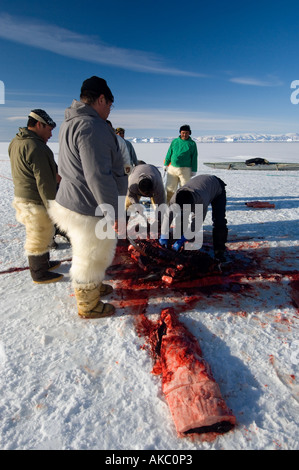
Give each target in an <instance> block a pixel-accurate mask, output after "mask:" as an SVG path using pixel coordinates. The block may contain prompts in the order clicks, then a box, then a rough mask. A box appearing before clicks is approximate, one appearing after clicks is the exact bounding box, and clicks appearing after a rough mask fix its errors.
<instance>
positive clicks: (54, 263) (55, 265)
mask: <svg viewBox="0 0 299 470" xmlns="http://www.w3.org/2000/svg"><path fill="white" fill-rule="evenodd" d="M47 256H48V266H49V267H48V271H52V269H56V268H59V266H60V265H61V261H58V260H57V261H56V260H55V261H50V253H49V252H48V253H47Z"/></svg>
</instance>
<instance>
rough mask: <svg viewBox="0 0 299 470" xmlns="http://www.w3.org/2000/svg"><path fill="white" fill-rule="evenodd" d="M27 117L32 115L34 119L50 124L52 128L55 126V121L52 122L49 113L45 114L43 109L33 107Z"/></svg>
mask: <svg viewBox="0 0 299 470" xmlns="http://www.w3.org/2000/svg"><path fill="white" fill-rule="evenodd" d="M28 117H32V118H33V119H35V120H36V121H39V122H42V123H43V124H46V125H48V126H51V127H52V128H53V129H54V127H56V122H54V121H53V119H52V118H50V116H49V114H47V113H46V111H44V110H43V109H33V110H32V111H31V112H30V114H29V116H28Z"/></svg>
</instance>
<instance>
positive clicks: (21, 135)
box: [16, 127, 44, 143]
mask: <svg viewBox="0 0 299 470" xmlns="http://www.w3.org/2000/svg"><path fill="white" fill-rule="evenodd" d="M16 138H17V139H20V140H24V139H35V140H40V141H41V142H43V143H44V141H43V139H42V138H41V137H39V136H38V135H37V134H36V132H34V131H30V130H29V129H28V127H20V128H19V132H18V133H17V134H16Z"/></svg>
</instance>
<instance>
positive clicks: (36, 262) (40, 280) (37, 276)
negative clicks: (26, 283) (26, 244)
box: [28, 253, 63, 284]
mask: <svg viewBox="0 0 299 470" xmlns="http://www.w3.org/2000/svg"><path fill="white" fill-rule="evenodd" d="M28 262H29V269H30V274H31V277H32V280H33V282H35V283H37V284H49V283H50V282H57V281H59V280H60V279H61V278H63V275H62V274H58V273H52V272H49V254H48V253H45V254H44V255H36V256H32V255H31V256H28Z"/></svg>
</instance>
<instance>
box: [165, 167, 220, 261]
mask: <svg viewBox="0 0 299 470" xmlns="http://www.w3.org/2000/svg"><path fill="white" fill-rule="evenodd" d="M225 186H226V184H225V183H224V182H223V181H222V180H221V179H220V178H217V176H213V175H198V176H195V177H194V178H191V179H190V180H189V181H188V182H187V183H186V184H185V185H184V186H182V187H181V188H179V189H178V190H177V191H176V193H175V194H174V195H173V197H172V198H171V200H170V207H171V205H172V204H177V206H178V207H179V208H180V213H179V216H180V217H182V216H183V213H184V206H185V209H186V208H187V209H188V208H189V214H190V213H191V212H192V213H193V214H192V218H191V227H189V233H192V234H194V233H195V231H196V222H198V221H197V220H196V206H197V205H199V206H200V207H201V208H202V211H201V221H200V224H199V225H200V228H201V225H202V223H203V222H204V220H205V217H206V215H207V211H208V207H209V205H210V204H211V206H212V222H213V248H214V254H215V258H216V259H217V260H219V261H223V260H224V258H225V250H226V247H225V243H226V242H227V233H228V230H227V220H226V218H225V216H226V191H225ZM190 209H191V210H190ZM194 214H195V215H194ZM185 215H186V214H185ZM187 215H188V214H187ZM177 218H178V216H177ZM184 220H185V221H186V220H187V218H186V216H185V217H184ZM170 222H171V221H170ZM169 225H170V224H169ZM197 225H198V224H197ZM180 227H183V222H180ZM197 228H198V227H197ZM184 234H185V235H186V233H185V232H183V235H182V236H181V238H180V239H178V240H177V241H176V242H175V243H174V244H173V245H172V249H173V250H175V251H179V250H180V249H181V248H182V246H183V245H184V243H185V241H186V240H187V238H186V237H185V236H184ZM168 238H169V236H167V234H166V233H165V230H163V233H162V235H161V237H160V239H159V242H160V244H161V245H162V246H167V245H168V243H169V241H168Z"/></svg>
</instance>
